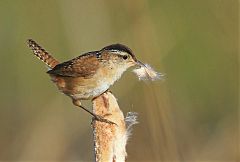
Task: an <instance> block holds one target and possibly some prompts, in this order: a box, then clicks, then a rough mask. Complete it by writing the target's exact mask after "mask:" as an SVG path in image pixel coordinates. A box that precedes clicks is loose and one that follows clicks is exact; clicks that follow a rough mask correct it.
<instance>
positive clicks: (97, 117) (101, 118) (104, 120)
mask: <svg viewBox="0 0 240 162" xmlns="http://www.w3.org/2000/svg"><path fill="white" fill-rule="evenodd" d="M94 120H97V121H100V122H104V123H108V124H114V125H117V124H116V123H114V122H112V121H110V120H107V119H104V118H103V117H102V116H100V115H96V116H94V117H93V121H94Z"/></svg>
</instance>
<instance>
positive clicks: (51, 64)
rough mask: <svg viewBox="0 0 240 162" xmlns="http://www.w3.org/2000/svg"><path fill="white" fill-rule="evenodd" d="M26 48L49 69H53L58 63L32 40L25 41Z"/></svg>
mask: <svg viewBox="0 0 240 162" xmlns="http://www.w3.org/2000/svg"><path fill="white" fill-rule="evenodd" d="M27 44H28V47H29V48H31V49H32V51H33V53H34V55H35V56H37V57H38V58H39V59H40V60H42V61H43V62H44V63H45V64H46V65H47V66H48V67H49V68H51V69H52V68H54V67H55V66H56V65H57V64H59V62H58V61H57V60H56V59H55V58H54V57H52V56H51V55H50V54H49V53H48V52H47V51H46V50H45V49H43V48H42V47H41V46H40V45H38V44H37V43H36V42H35V41H34V40H32V39H28V40H27Z"/></svg>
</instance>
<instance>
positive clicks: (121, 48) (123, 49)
mask: <svg viewBox="0 0 240 162" xmlns="http://www.w3.org/2000/svg"><path fill="white" fill-rule="evenodd" d="M102 50H117V51H121V52H126V53H128V54H130V55H131V56H132V57H135V56H134V54H133V52H132V50H131V49H130V48H128V47H127V46H125V45H123V44H112V45H109V46H106V47H104V48H103V49H102Z"/></svg>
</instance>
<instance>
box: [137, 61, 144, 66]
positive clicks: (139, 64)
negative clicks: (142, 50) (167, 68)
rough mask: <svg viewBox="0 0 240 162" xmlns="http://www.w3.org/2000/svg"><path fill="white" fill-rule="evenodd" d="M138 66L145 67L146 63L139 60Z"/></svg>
mask: <svg viewBox="0 0 240 162" xmlns="http://www.w3.org/2000/svg"><path fill="white" fill-rule="evenodd" d="M136 65H137V66H139V67H145V65H144V63H142V62H141V61H139V60H137V61H136Z"/></svg>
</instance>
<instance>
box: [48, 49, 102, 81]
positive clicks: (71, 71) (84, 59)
mask: <svg viewBox="0 0 240 162" xmlns="http://www.w3.org/2000/svg"><path fill="white" fill-rule="evenodd" d="M96 54H97V53H96V52H91V53H86V54H83V55H81V56H79V57H76V58H74V59H72V60H69V61H66V62H63V63H61V64H58V65H57V66H55V67H54V68H53V69H52V70H49V71H48V72H47V73H49V74H54V75H60V76H66V77H89V76H92V75H93V74H95V73H96V71H97V69H98V68H99V60H98V58H97V57H96V56H97V55H96Z"/></svg>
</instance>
